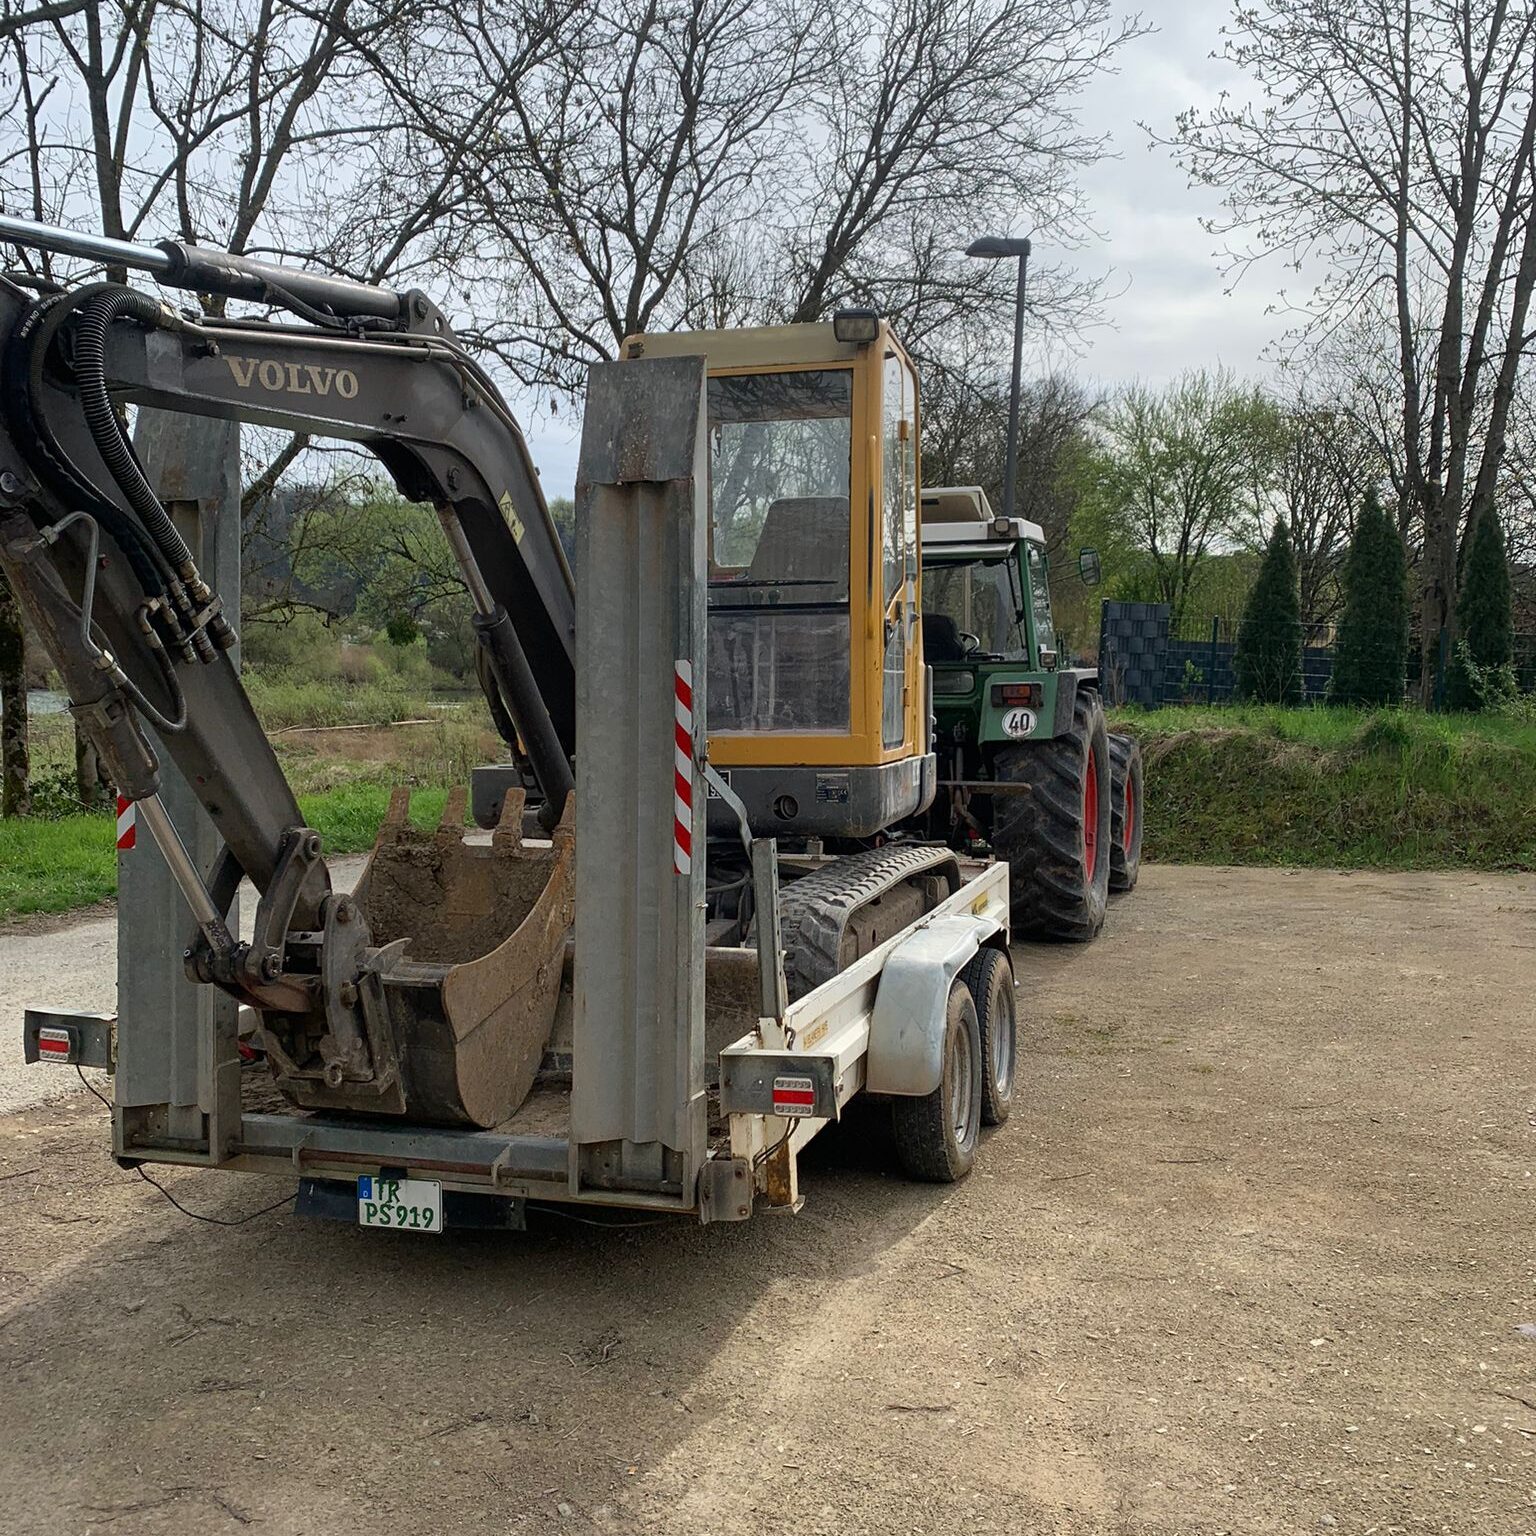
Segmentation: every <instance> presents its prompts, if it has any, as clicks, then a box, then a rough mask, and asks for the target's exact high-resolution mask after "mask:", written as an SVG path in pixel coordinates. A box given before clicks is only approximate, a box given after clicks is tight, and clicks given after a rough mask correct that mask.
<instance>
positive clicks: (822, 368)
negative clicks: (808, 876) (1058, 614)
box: [624, 311, 934, 837]
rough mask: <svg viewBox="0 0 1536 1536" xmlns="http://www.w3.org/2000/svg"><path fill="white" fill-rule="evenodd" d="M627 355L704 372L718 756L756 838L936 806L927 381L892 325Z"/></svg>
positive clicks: (804, 328) (681, 344)
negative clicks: (925, 549)
mask: <svg viewBox="0 0 1536 1536" xmlns="http://www.w3.org/2000/svg"><path fill="white" fill-rule="evenodd" d="M624 356H625V358H628V359H635V358H656V357H679V356H690V357H691V356H703V357H704V358H705V359H706V360H707V371H708V385H707V391H708V407H707V409H708V430H709V501H710V522H709V539H710V545H709V653H708V725H709V755H710V759H711V761H712V762H713V763H714V765H715V766H716V767H717V768H719V769H720V770H721V771H722V772H723V773H724V774H725V775H726V777H727V778H728V779H729V781H730V783H731V787H732V788H733V789H734V790H735V791H736V793H737V795H738V796H740V798H741V799H742V800H743V801H744V802H745V804H746V807H747V811H748V815H749V819H750V820H751V823H752V826H753V827H754V829H756V830H759V831H761V832H763V833H765V834H772V835H782V834H785V833H798V834H803V835H806V836H818V837H868V836H870V835H872V834H874V833H876V832H879V831H881V830H883V829H884V828H886V827H889V826H892V825H893V824H895V823H896V822H898V821H900V820H902V819H903V818H904V817H906V816H909V815H911V814H913V813H915V812H917V811H919V810H921V809H923V808H924V807H925V806H926V805H927V804H928V802H929V801H930V800H931V799H932V795H933V780H934V771H933V758H932V756H931V754H930V751H929V745H928V730H927V717H928V708H927V698H926V682H925V678H926V674H925V670H924V667H923V656H922V623H921V591H920V583H921V579H922V576H921V564H920V561H919V558H918V514H917V508H918V496H919V486H918V436H919V415H918V412H919V400H918V384H917V370H916V369H915V368H914V367H913V365H912V361H911V359H910V358H909V357H908V356H907V353H906V351H905V349H904V348H903V347H902V345H901V343H900V342H899V341H898V340H897V339H896V336H895V334H894V333H893V332H892V330H891V328H890V326H889V325H887V324H886V323H885V322H884V321H883V320H880V319H879V318H878V317H877V316H875V315H874V314H873V313H872V312H869V311H845V312H844V313H842V314H840V315H839V316H838V317H837V318H836V320H834V321H833V322H832V323H830V324H819V325H785V326H758V327H748V328H743V329H739V330H727V331H669V332H664V333H659V334H656V335H641V336H633V337H630V338H629V339H628V340H627V341H626V342H625V344H624ZM712 809H714V808H713V807H712ZM718 815H719V816H720V818H721V824H720V827H719V830H722V831H723V830H726V829H727V823H728V813H727V812H726V810H725V807H724V806H720V807H719V808H718Z"/></svg>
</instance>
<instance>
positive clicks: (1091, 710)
mask: <svg viewBox="0 0 1536 1536" xmlns="http://www.w3.org/2000/svg"><path fill="white" fill-rule="evenodd" d="M922 573H923V587H922V593H923V650H924V654H925V658H926V661H927V664H928V666H929V667H930V668H931V669H932V679H933V683H932V687H933V714H934V717H935V732H934V749H935V752H936V754H937V757H938V793H937V794H936V795H935V797H934V801H933V804H932V806H931V807H930V808H929V810H928V811H927V812H926V813H925V820H926V827H925V831H926V833H927V835H928V836H930V837H933V838H937V839H942V840H944V841H946V842H948V843H950V844H951V845H952V846H954V847H956V848H960V849H964V850H967V851H971V852H983V851H986V850H990V851H991V852H992V853H994V854H996V856H997V857H998V858H1000V859H1006V860H1007V861H1008V866H1009V871H1010V876H1011V887H1012V892H1011V894H1012V903H1013V927H1014V932H1015V933H1016V934H1018V935H1020V936H1021V937H1034V938H1051V939H1067V940H1076V941H1079V942H1082V941H1086V940H1088V939H1092V938H1094V937H1095V936H1096V935H1097V933H1098V931H1099V929H1100V928H1101V927H1102V926H1103V923H1104V909H1105V904H1106V902H1107V900H1108V897H1109V893H1110V892H1111V891H1129V890H1130V889H1131V888H1132V887H1133V886H1134V885H1135V884H1136V876H1137V872H1138V870H1139V869H1140V865H1141V835H1142V815H1141V809H1142V764H1141V749H1140V748H1139V747H1138V746H1137V744H1136V742H1135V740H1134V739H1133V738H1132V737H1129V736H1120V735H1112V734H1110V733H1109V732H1108V731H1107V729H1106V727H1105V723H1104V706H1103V703H1102V701H1101V699H1100V697H1099V676H1098V673H1097V672H1096V671H1094V670H1091V669H1081V668H1069V667H1062V666H1060V665H1059V664H1058V662H1059V653H1058V650H1057V645H1056V631H1055V626H1054V624H1053V623H1052V620H1051V593H1050V586H1049V584H1048V581H1047V574H1048V567H1047V559H1046V551H1045V535H1044V533H1043V531H1042V530H1041V528H1040V526H1039V524H1037V523H1031V522H1027V521H1025V519H1023V518H1021V517H1012V518H1010V517H996V516H994V515H993V513H992V509H991V507H990V506H989V505H988V504H987V498H986V496H985V494H984V493H983V492H982V491H981V489H980V488H979V487H977V486H959V487H951V488H944V489H939V490H925V491H924V492H923V493H922ZM1086 574H1088V572H1085V575H1086Z"/></svg>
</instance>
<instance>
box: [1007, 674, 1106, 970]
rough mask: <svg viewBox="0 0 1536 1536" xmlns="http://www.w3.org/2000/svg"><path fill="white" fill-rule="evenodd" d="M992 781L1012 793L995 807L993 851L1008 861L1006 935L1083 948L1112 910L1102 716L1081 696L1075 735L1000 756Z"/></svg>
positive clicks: (1095, 703)
mask: <svg viewBox="0 0 1536 1536" xmlns="http://www.w3.org/2000/svg"><path fill="white" fill-rule="evenodd" d="M993 775H994V777H995V778H996V779H997V781H998V782H999V784H1004V785H1017V786H1018V788H1017V789H1014V790H1012V791H1011V792H1010V791H1004V792H1002V793H999V794H996V795H994V796H993V797H992V849H993V851H994V852H995V853H996V854H997V856H998V858H1000V859H1006V860H1007V861H1008V891H1009V898H1010V901H1011V904H1012V915H1013V931H1014V933H1015V934H1017V935H1019V936H1020V937H1026V938H1036V939H1058V940H1064V941H1067V942H1069V943H1075V944H1085V943H1087V942H1088V941H1089V940H1090V939H1094V938H1097V937H1098V933H1099V929H1100V928H1102V927H1103V926H1104V908H1105V905H1106V904H1107V902H1108V900H1109V857H1110V855H1109V839H1110V830H1109V828H1110V798H1111V797H1110V776H1109V733H1108V732H1107V731H1106V729H1105V726H1104V706H1103V705H1102V704H1101V703H1100V702H1099V696H1098V694H1097V693H1095V692H1093V691H1092V690H1091V689H1086V688H1080V689H1079V690H1078V693H1077V698H1076V701H1075V702H1074V704H1073V706H1072V729H1071V730H1070V731H1068V732H1067V733H1066V735H1064V736H1057V737H1056V738H1054V739H1053V740H1051V741H1042V742H1033V743H1030V742H1021V743H1020V744H1019V745H1017V746H1011V747H1003V748H1001V749H1000V750H999V751H998V753H997V755H996V757H995V758H994V760H993Z"/></svg>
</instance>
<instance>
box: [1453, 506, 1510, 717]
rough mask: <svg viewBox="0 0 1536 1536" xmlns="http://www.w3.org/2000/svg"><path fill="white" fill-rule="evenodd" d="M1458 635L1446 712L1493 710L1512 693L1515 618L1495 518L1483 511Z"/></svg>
mask: <svg viewBox="0 0 1536 1536" xmlns="http://www.w3.org/2000/svg"><path fill="white" fill-rule="evenodd" d="M1456 626H1457V629H1458V631H1459V634H1458V637H1457V641H1456V648H1455V650H1454V651H1453V652H1452V655H1451V665H1450V670H1449V672H1448V673H1447V675H1446V687H1445V703H1446V707H1447V708H1448V709H1471V710H1481V709H1494V708H1498V707H1499V705H1500V704H1501V703H1503V702H1504V701H1505V700H1507V699H1508V697H1509V696H1510V695H1511V694H1513V693H1514V691H1515V687H1514V667H1513V662H1514V655H1515V620H1514V606H1513V603H1512V600H1511V597H1510V590H1509V555H1508V552H1507V551H1506V549H1505V547H1504V530H1503V528H1502V527H1501V526H1500V524H1499V514H1498V513H1497V512H1496V511H1495V510H1494V508H1493V507H1492V506H1487V507H1484V508H1483V510H1482V513H1481V515H1480V516H1479V517H1478V519H1477V524H1476V526H1475V527H1474V528H1473V530H1472V544H1471V547H1470V549H1469V550H1468V551H1467V565H1466V571H1465V573H1464V574H1463V576H1462V582H1461V596H1460V598H1459V599H1458V600H1457V603H1456Z"/></svg>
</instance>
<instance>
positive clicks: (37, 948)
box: [0, 855, 364, 1114]
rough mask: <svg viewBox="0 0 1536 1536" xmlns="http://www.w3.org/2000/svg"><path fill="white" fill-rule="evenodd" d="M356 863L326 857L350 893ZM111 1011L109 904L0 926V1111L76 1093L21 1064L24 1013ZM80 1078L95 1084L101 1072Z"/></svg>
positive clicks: (245, 924)
mask: <svg viewBox="0 0 1536 1536" xmlns="http://www.w3.org/2000/svg"><path fill="white" fill-rule="evenodd" d="M363 863H364V858H363V856H362V855H355V856H354V855H349V856H347V857H345V858H340V859H333V860H332V861H331V878H332V880H333V881H334V882H335V884H336V885H337V887H338V888H344V889H346V890H351V889H352V884H353V882H354V881H355V880H356V879H357V877H358V875H359V874H360V873H361V872H362V868H363ZM241 891H242V895H241V900H240V915H241V919H242V922H241V928H242V931H243V932H244V934H245V937H246V938H249V937H250V936H251V921H252V918H253V917H254V915H255V912H256V894H255V891H254V890H253V888H252V887H251V886H250V884H249V883H247V884H246V885H244V886H242V887H241ZM188 926H189V927H190V919H189V920H188ZM116 1007H117V913H116V911H115V910H114V908H113V906H112V905H111V904H110V903H107V904H104V905H103V906H100V907H92V908H91V909H90V912H89V914H87V915H81V914H76V915H75V916H73V917H71V916H70V915H69V914H64V915H62V916H58V917H54V916H49V917H28V918H21V919H19V920H16V921H12V922H9V923H0V1114H10V1113H12V1112H14V1111H16V1110H19V1109H25V1108H26V1107H27V1106H28V1105H29V1104H43V1103H46V1102H47V1101H48V1100H49V1099H56V1098H59V1097H60V1096H61V1095H67V1094H72V1093H77V1092H79V1089H80V1080H79V1079H78V1078H77V1077H76V1076H75V1074H74V1073H73V1072H71V1071H67V1070H65V1071H58V1070H50V1069H49V1068H47V1067H29V1066H27V1065H26V1063H25V1062H24V1061H23V1060H22V1057H21V1021H22V1015H23V1014H24V1013H25V1012H26V1011H27V1009H28V1008H57V1009H60V1010H61V1011H65V1012H77V1011H83V1012H87V1013H111V1012H112V1011H113V1010H114V1009H115V1008H116ZM87 1076H89V1077H90V1078H91V1079H92V1080H93V1081H94V1082H96V1083H97V1084H98V1085H101V1084H103V1077H102V1075H101V1074H99V1073H96V1072H91V1073H88V1074H87Z"/></svg>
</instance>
